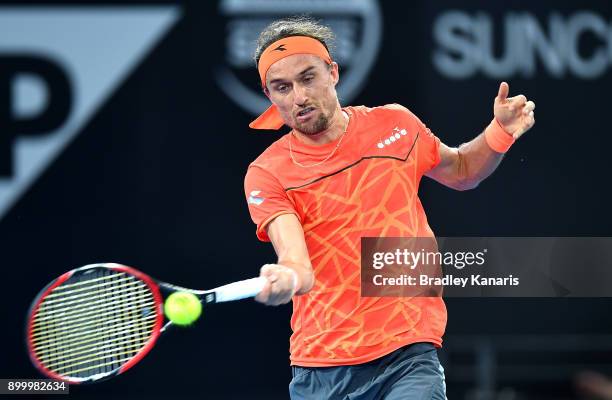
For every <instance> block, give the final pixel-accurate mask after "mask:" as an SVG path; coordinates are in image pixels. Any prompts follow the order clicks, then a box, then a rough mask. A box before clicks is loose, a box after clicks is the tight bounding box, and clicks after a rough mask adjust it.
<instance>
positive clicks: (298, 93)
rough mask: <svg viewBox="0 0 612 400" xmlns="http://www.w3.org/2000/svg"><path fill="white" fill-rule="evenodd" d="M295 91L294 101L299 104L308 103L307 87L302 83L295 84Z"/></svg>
mask: <svg viewBox="0 0 612 400" xmlns="http://www.w3.org/2000/svg"><path fill="white" fill-rule="evenodd" d="M293 91H294V99H293V101H294V102H295V104H296V105H298V106H301V105H304V104H306V102H307V101H308V95H307V93H306V88H305V87H303V86H301V85H295V86H294V87H293Z"/></svg>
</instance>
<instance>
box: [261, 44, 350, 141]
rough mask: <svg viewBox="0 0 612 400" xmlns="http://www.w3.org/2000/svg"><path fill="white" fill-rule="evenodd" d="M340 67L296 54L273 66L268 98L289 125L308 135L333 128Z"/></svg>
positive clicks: (312, 57) (269, 73)
mask: <svg viewBox="0 0 612 400" xmlns="http://www.w3.org/2000/svg"><path fill="white" fill-rule="evenodd" d="M338 77H339V75H338V64H336V63H332V64H331V65H327V64H326V63H325V62H324V61H323V60H321V59H320V58H319V57H317V56H313V55H311V54H294V55H292V56H289V57H285V58H283V59H281V60H279V61H277V62H275V63H274V64H272V66H270V68H269V69H268V73H267V74H266V88H267V90H266V94H267V95H268V97H269V98H270V100H271V101H272V102H273V103H274V104H276V107H277V108H278V110H279V112H280V114H281V116H282V117H283V120H284V121H285V124H287V125H288V126H290V127H291V128H293V129H296V130H298V131H300V132H302V133H305V134H307V135H316V134H317V133H319V132H322V131H324V130H326V129H327V128H329V126H330V124H331V122H332V117H333V115H334V111H335V109H336V107H337V104H338V96H337V94H336V83H338Z"/></svg>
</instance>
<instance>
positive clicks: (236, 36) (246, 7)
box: [215, 0, 383, 116]
mask: <svg viewBox="0 0 612 400" xmlns="http://www.w3.org/2000/svg"><path fill="white" fill-rule="evenodd" d="M312 10H317V11H316V12H314V13H313V12H312ZM305 13H308V14H310V15H312V17H313V18H315V19H317V20H322V22H323V24H325V25H328V26H329V27H330V28H331V29H332V30H333V31H334V33H335V34H336V38H337V40H336V46H335V49H336V51H335V52H334V53H333V54H332V58H333V60H334V61H336V62H337V63H338V64H340V67H341V68H342V71H343V74H342V78H341V79H340V82H339V83H338V86H337V87H336V89H337V91H338V96H339V97H340V98H342V99H343V101H345V102H347V103H348V102H351V101H352V100H353V99H354V98H355V97H357V95H358V94H359V92H360V91H361V88H362V87H363V85H364V84H365V83H366V80H367V77H368V74H369V72H370V70H371V69H372V67H373V66H374V63H375V61H376V58H377V55H378V50H379V48H380V45H381V42H382V25H383V24H382V13H381V11H380V8H379V5H378V1H377V0H310V1H307V2H306V1H303V0H266V1H252V0H221V1H220V3H219V14H220V16H222V17H223V18H225V20H226V23H225V32H224V33H225V54H223V55H220V56H218V57H215V58H216V59H218V60H221V63H220V64H219V65H217V68H215V80H216V81H217V84H218V86H219V88H220V89H221V90H222V91H223V92H224V93H225V94H226V95H227V97H229V98H230V99H231V100H232V101H233V102H234V103H236V104H237V105H238V106H240V107H241V108H242V109H244V110H245V111H247V112H249V113H251V114H252V115H254V116H256V115H259V114H261V113H262V112H263V111H264V110H265V109H266V108H268V107H269V106H270V101H269V100H268V99H267V98H266V97H265V96H264V95H263V94H262V92H261V82H260V79H259V76H258V73H257V69H256V68H255V65H254V64H253V59H252V57H253V52H254V51H255V43H256V42H257V37H258V36H259V33H260V32H261V31H262V30H263V29H264V28H265V27H266V26H267V25H268V24H270V23H271V22H272V21H275V20H277V19H281V18H286V17H289V16H293V15H299V14H305ZM326 18H329V19H326ZM284 46H285V45H283V44H281V45H279V46H277V47H276V48H275V49H274V50H273V51H288V49H287V48H286V47H284Z"/></svg>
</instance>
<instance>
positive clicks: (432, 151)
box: [394, 104, 440, 175]
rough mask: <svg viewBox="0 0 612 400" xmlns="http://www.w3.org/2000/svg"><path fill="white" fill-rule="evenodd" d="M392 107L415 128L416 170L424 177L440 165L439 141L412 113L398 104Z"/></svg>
mask: <svg viewBox="0 0 612 400" xmlns="http://www.w3.org/2000/svg"><path fill="white" fill-rule="evenodd" d="M394 106H395V107H396V108H397V109H400V110H401V111H402V112H403V113H404V115H405V116H406V117H407V119H408V120H409V121H408V122H409V124H410V125H411V126H415V127H416V130H417V133H418V135H419V136H418V139H417V143H416V147H415V151H416V162H417V169H418V171H419V173H420V174H421V175H424V174H425V173H426V172H427V171H429V170H431V169H433V168H435V167H436V166H437V165H438V164H439V163H440V139H438V137H437V136H436V135H434V134H433V132H431V130H430V129H429V128H428V127H427V125H425V124H424V123H423V121H421V120H420V119H419V117H417V116H416V115H414V114H413V113H412V111H410V110H409V109H407V108H406V107H404V106H401V105H399V104H394Z"/></svg>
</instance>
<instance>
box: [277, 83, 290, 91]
mask: <svg viewBox="0 0 612 400" xmlns="http://www.w3.org/2000/svg"><path fill="white" fill-rule="evenodd" d="M288 88H289V87H288V86H287V85H280V86H277V87H276V90H278V91H279V92H281V93H285V92H286V91H287V89H288Z"/></svg>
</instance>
